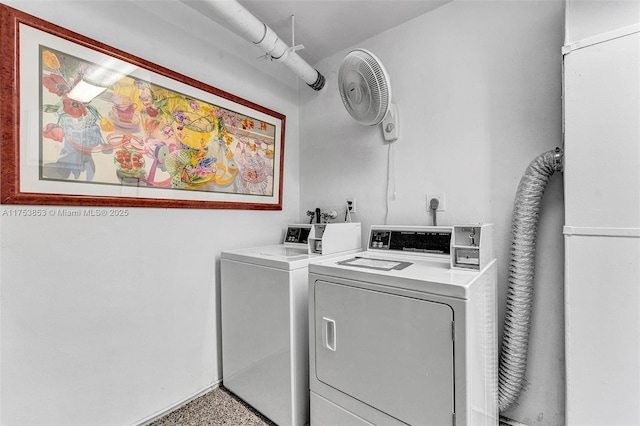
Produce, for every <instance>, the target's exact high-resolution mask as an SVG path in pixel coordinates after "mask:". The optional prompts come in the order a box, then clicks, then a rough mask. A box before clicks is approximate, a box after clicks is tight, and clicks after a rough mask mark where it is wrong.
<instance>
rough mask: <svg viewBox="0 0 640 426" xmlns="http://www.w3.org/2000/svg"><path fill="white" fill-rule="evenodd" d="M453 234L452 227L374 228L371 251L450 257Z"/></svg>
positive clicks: (371, 235) (371, 237) (370, 240)
mask: <svg viewBox="0 0 640 426" xmlns="http://www.w3.org/2000/svg"><path fill="white" fill-rule="evenodd" d="M451 232H452V230H451V228H450V227H441V228H440V229H439V228H437V227H424V228H422V229H417V228H414V229H410V228H407V229H394V228H386V229H379V228H372V229H371V234H370V237H369V249H373V250H390V251H402V252H416V253H431V254H444V255H449V253H450V252H451Z"/></svg>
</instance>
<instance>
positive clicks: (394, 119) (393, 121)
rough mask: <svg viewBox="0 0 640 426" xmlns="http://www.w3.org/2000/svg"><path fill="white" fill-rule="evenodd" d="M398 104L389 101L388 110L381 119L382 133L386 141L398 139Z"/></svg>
mask: <svg viewBox="0 0 640 426" xmlns="http://www.w3.org/2000/svg"><path fill="white" fill-rule="evenodd" d="M398 131H399V128H398V105H397V104H396V103H395V102H391V105H389V111H388V112H387V115H386V116H385V117H384V119H383V120H382V135H383V136H384V140H385V141H386V142H395V141H397V140H398Z"/></svg>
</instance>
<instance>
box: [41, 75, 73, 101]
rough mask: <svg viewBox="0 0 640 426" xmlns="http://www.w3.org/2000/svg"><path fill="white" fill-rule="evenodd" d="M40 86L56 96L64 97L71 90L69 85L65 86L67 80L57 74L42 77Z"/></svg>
mask: <svg viewBox="0 0 640 426" xmlns="http://www.w3.org/2000/svg"><path fill="white" fill-rule="evenodd" d="M42 84H43V85H44V87H46V88H47V90H49V92H51V93H54V94H56V95H58V96H64V95H66V94H67V93H69V91H70V90H71V88H70V87H69V84H67V80H65V79H64V78H63V77H61V76H59V75H58V74H49V76H48V77H43V78H42Z"/></svg>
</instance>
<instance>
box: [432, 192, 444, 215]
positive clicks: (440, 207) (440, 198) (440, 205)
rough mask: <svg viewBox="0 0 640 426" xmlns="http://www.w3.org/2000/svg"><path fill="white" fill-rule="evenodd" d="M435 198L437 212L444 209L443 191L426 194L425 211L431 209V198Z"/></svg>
mask: <svg viewBox="0 0 640 426" xmlns="http://www.w3.org/2000/svg"><path fill="white" fill-rule="evenodd" d="M433 198H435V199H437V200H438V208H437V209H436V211H437V212H443V211H445V210H446V204H445V198H444V192H434V193H432V194H427V211H428V212H430V211H431V200H432V199H433Z"/></svg>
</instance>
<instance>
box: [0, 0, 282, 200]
mask: <svg viewBox="0 0 640 426" xmlns="http://www.w3.org/2000/svg"><path fill="white" fill-rule="evenodd" d="M2 12H3V14H5V13H8V14H10V15H11V16H13V17H15V18H16V21H15V25H16V26H18V25H19V26H20V31H19V33H20V34H30V36H29V38H26V37H24V36H23V37H20V38H19V41H21V43H18V46H19V47H18V49H19V50H20V52H19V55H18V56H19V57H21V58H25V60H24V61H22V62H23V63H21V64H20V66H19V67H17V64H15V63H14V64H13V67H14V68H15V69H16V70H17V72H18V75H19V77H20V78H21V80H22V81H21V90H20V92H21V93H20V97H19V99H18V100H19V101H23V100H24V101H25V102H22V105H23V106H24V105H30V106H31V107H30V108H33V106H34V105H36V107H37V114H38V118H37V119H38V122H39V125H38V127H39V130H38V137H37V138H34V137H33V135H32V134H31V132H29V131H28V130H27V129H26V128H24V126H22V125H21V126H20V128H19V129H16V130H17V131H16V133H17V134H14V135H13V138H14V140H16V141H17V142H16V143H17V144H18V151H19V152H23V153H25V154H28V155H29V156H33V154H29V153H32V152H34V151H37V156H38V161H37V168H34V167H32V162H25V161H24V159H21V161H20V164H19V165H22V166H24V168H25V169H28V170H29V174H28V175H27V176H25V170H19V171H18V173H17V179H15V181H14V184H15V185H19V184H20V176H24V177H25V179H23V180H24V181H25V182H30V184H29V185H26V184H25V186H32V187H35V188H36V191H35V192H36V193H40V191H41V190H42V194H41V195H43V197H41V199H40V201H41V202H38V201H39V198H38V197H37V196H30V195H29V194H30V193H31V192H30V190H23V189H22V188H16V190H15V192H16V193H14V194H13V197H12V201H14V202H16V203H20V200H21V199H24V200H25V203H27V202H30V203H34V204H40V203H47V204H58V203H59V204H63V203H64V204H75V203H74V200H75V199H76V198H74V197H75V196H78V198H77V203H78V204H82V205H127V206H164V207H196V208H203V207H205V208H250V209H260V208H264V209H280V208H281V198H282V194H281V189H282V160H283V149H284V119H285V117H284V116H283V115H281V114H279V113H276V112H274V111H271V110H269V109H267V108H264V107H261V106H259V105H256V104H253V103H251V102H249V101H246V100H244V99H241V98H238V97H236V96H233V95H230V94H228V93H226V92H223V91H220V90H218V89H216V88H213V87H211V86H208V85H206V84H204V83H201V82H198V81H195V80H192V79H189V78H187V77H185V76H182V75H179V74H177V73H174V72H172V71H169V70H166V69H164V68H161V67H157V66H155V65H153V64H151V63H149V62H147V61H144V60H142V59H139V58H136V57H134V56H131V55H128V54H126V53H124V52H121V51H118V50H116V49H112V48H110V47H108V46H105V45H102V44H100V43H98V42H95V41H93V40H90V39H86V38H84V37H82V36H80V35H78V34H74V33H71V32H69V31H68V30H65V29H61V28H59V27H56V26H54V25H52V24H49V23H46V22H44V21H41V20H39V19H38V18H34V17H31V16H30V15H26V14H23V13H21V12H18V11H15V10H13V9H10V8H8V7H4V6H3V10H2ZM34 23H35V24H37V25H33V24H34ZM42 27H46V29H47V31H44V32H43V31H42ZM34 49H37V55H38V57H37V60H33V59H30V58H32V57H34V56H33V55H32V53H31V52H30V51H29V50H34ZM7 56H8V55H7ZM2 60H3V61H4V63H5V64H6V62H7V59H6V57H5V59H2ZM34 66H37V70H36V71H35V73H34V72H33V71H34V70H32V69H31V68H33V67H34ZM26 67H28V68H26ZM22 74H24V75H27V74H28V75H34V74H36V75H37V78H38V81H25V80H24V78H23V75H22ZM33 84H37V87H38V90H33ZM25 85H28V86H25ZM25 93H27V94H28V95H25ZM7 100H8V99H6V98H5V96H4V94H3V102H5V101H7ZM11 102H12V103H13V104H14V105H13V106H14V107H17V105H15V102H14V100H13V99H11ZM22 109H23V111H24V108H22ZM34 112H35V111H31V114H30V115H31V116H33V115H34V114H33V113H34ZM20 132H22V133H23V134H22V135H20ZM25 132H26V133H29V134H30V137H28V138H26V139H25V135H24V133H25ZM36 144H37V146H36ZM23 145H26V147H25V146H23ZM4 159H5V158H4V157H3V160H4ZM4 165H5V162H4V161H3V169H4ZM32 175H33V176H32ZM128 187H133V188H136V190H135V192H131V191H128V190H126V189H124V188H128ZM14 188H15V186H14ZM49 188H51V189H49ZM5 189H6V185H3V202H5V203H6V202H8V200H7V197H6V196H5V192H6V191H5ZM49 193H50V194H49ZM21 195H23V196H21ZM59 196H62V197H63V198H61V199H57V198H56V197H59ZM25 197H26V198H28V199H29V201H26V198H25ZM70 201H71V202H70ZM9 202H11V200H9Z"/></svg>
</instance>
